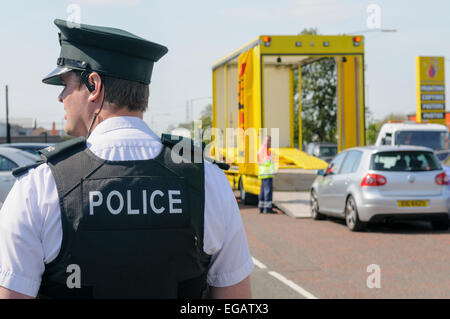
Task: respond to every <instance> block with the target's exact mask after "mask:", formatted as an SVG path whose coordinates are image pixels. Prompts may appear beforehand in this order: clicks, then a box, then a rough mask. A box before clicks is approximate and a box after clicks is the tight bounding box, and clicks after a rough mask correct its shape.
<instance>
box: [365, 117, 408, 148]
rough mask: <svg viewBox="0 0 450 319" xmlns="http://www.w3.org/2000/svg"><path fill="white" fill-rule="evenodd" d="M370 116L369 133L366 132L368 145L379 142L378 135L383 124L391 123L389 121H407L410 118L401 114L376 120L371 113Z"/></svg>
mask: <svg viewBox="0 0 450 319" xmlns="http://www.w3.org/2000/svg"><path fill="white" fill-rule="evenodd" d="M366 112H369V116H367V119H368V125H367V131H366V139H367V144H368V145H374V144H375V142H376V141H377V137H378V133H379V132H380V129H381V127H382V126H383V124H385V123H387V122H389V121H406V120H407V119H408V117H407V116H406V115H405V114H401V113H390V114H388V115H386V116H385V117H384V118H383V119H381V120H374V119H373V117H372V113H371V112H370V111H367V109H366Z"/></svg>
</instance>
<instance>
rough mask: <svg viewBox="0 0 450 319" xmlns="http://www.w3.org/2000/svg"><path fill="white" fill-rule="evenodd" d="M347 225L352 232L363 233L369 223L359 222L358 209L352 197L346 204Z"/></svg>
mask: <svg viewBox="0 0 450 319" xmlns="http://www.w3.org/2000/svg"><path fill="white" fill-rule="evenodd" d="M345 223H346V224H347V227H348V228H349V229H350V230H351V231H362V230H364V229H365V228H366V225H367V223H364V222H362V221H360V220H359V216H358V208H357V207H356V202H355V199H354V198H353V197H352V196H349V198H348V199H347V203H346V204H345Z"/></svg>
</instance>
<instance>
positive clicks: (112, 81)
mask: <svg viewBox="0 0 450 319" xmlns="http://www.w3.org/2000/svg"><path fill="white" fill-rule="evenodd" d="M74 72H75V74H76V76H77V77H78V78H79V81H80V86H81V85H84V83H83V82H82V81H81V71H78V70H74ZM100 77H101V79H102V82H103V88H104V90H105V102H108V103H112V104H114V105H115V106H116V107H117V108H118V109H122V108H128V109H129V110H130V111H142V112H144V111H146V110H147V106H148V97H149V94H150V92H149V91H150V90H149V86H148V85H147V84H143V83H140V82H135V81H129V80H123V79H118V78H113V77H110V76H107V75H100Z"/></svg>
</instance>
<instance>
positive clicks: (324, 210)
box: [310, 146, 450, 231]
mask: <svg viewBox="0 0 450 319" xmlns="http://www.w3.org/2000/svg"><path fill="white" fill-rule="evenodd" d="M448 184H449V181H448V177H447V174H446V173H445V171H444V170H443V168H442V166H441V163H440V162H439V160H438V159H437V158H436V156H435V155H434V153H433V150H432V149H430V148H426V147H420V146H368V147H356V148H351V149H348V150H345V151H344V152H342V153H340V154H339V155H337V156H336V157H335V158H334V159H333V160H332V161H331V163H330V164H329V165H328V168H327V169H326V171H323V170H321V171H318V176H317V178H316V179H315V180H314V182H313V184H312V187H311V197H310V198H311V200H310V203H311V214H312V217H313V218H314V219H321V218H323V217H325V215H330V216H335V217H340V218H345V221H346V224H347V226H348V228H350V230H352V231H358V230H362V229H364V228H365V226H366V225H367V223H369V222H381V221H385V220H393V219H394V220H395V219H417V220H427V221H430V222H431V224H432V227H433V228H434V229H448V228H449V207H450V192H449V187H448Z"/></svg>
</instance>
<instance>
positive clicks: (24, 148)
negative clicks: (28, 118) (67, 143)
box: [0, 143, 54, 156]
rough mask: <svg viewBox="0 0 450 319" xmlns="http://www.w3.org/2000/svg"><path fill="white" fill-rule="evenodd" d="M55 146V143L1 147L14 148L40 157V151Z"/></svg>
mask: <svg viewBox="0 0 450 319" xmlns="http://www.w3.org/2000/svg"><path fill="white" fill-rule="evenodd" d="M50 145H54V143H8V144H0V147H13V148H17V149H19V150H22V151H26V152H28V153H31V154H34V155H37V156H39V152H38V151H39V150H41V149H44V148H47V147H49V146H50Z"/></svg>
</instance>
